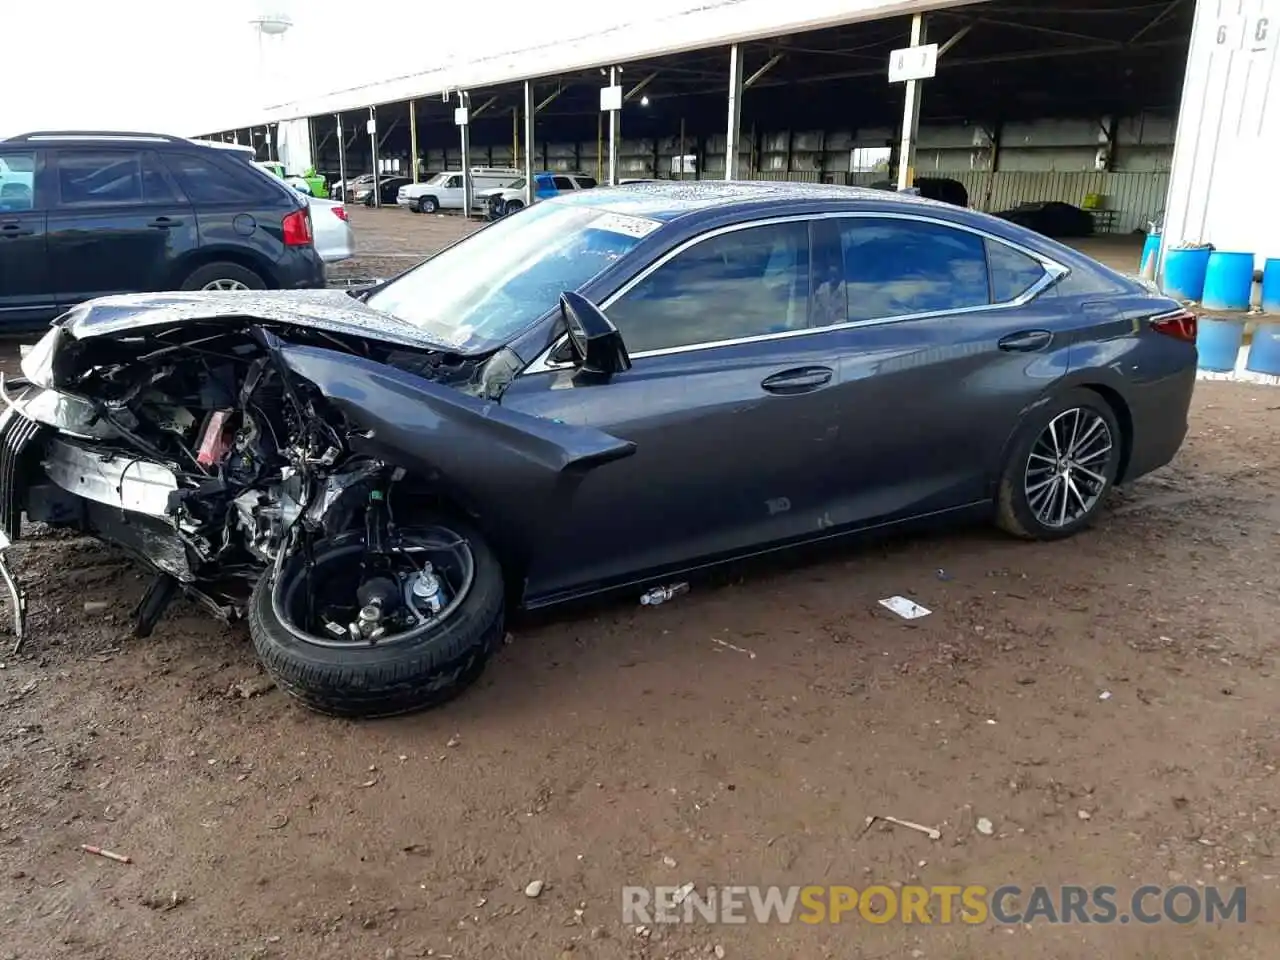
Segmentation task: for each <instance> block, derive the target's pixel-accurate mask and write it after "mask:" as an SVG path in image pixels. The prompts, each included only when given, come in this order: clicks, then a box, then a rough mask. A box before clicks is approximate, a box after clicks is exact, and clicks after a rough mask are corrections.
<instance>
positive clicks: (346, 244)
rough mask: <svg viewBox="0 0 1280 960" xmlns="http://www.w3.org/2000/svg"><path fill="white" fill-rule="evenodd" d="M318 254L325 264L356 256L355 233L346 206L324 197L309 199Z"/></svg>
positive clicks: (308, 203)
mask: <svg viewBox="0 0 1280 960" xmlns="http://www.w3.org/2000/svg"><path fill="white" fill-rule="evenodd" d="M307 206H308V207H310V208H311V227H312V231H313V232H314V234H315V245H316V252H317V253H318V254H320V259H321V260H323V261H324V262H325V263H338V262H339V261H341V260H349V259H350V258H351V257H354V256H355V255H356V237H355V231H354V230H352V229H351V218H350V217H348V216H347V208H346V205H345V204H342V203H339V202H338V201H337V200H326V199H324V197H308V198H307Z"/></svg>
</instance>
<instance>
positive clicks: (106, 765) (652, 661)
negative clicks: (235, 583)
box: [0, 210, 1280, 960]
mask: <svg viewBox="0 0 1280 960" xmlns="http://www.w3.org/2000/svg"><path fill="white" fill-rule="evenodd" d="M355 213H356V217H355V219H356V223H357V228H358V230H359V231H360V241H361V243H362V246H363V247H364V249H365V250H366V251H368V252H367V254H366V255H364V256H362V258H361V261H360V262H359V263H356V264H353V265H352V266H351V268H349V269H351V270H352V271H353V273H355V272H358V271H360V270H365V271H369V272H381V271H383V270H385V269H386V265H387V264H395V263H400V264H404V265H407V263H408V259H407V258H406V257H404V256H401V255H400V254H402V253H404V252H405V251H406V250H411V251H414V252H419V253H425V252H427V251H428V250H429V249H431V247H432V246H433V245H435V244H438V243H441V242H443V241H444V240H446V239H448V232H449V231H454V232H455V233H456V231H457V230H458V229H459V228H460V227H461V224H460V223H459V222H458V221H456V220H451V219H450V218H425V217H418V216H414V215H410V214H408V213H403V212H401V211H395V210H386V211H368V212H366V211H364V210H357V211H356V212H355ZM393 255H394V256H393ZM1278 410H1280V391H1275V390H1270V389H1268V388H1265V387H1254V386H1248V385H1242V384H1232V383H1202V384H1200V385H1199V387H1198V389H1197V393H1196V398H1195V402H1194V411H1193V422H1192V428H1191V435H1190V437H1189V439H1188V442H1187V444H1186V446H1185V448H1184V450H1183V452H1182V453H1181V454H1180V455H1179V457H1178V458H1177V460H1176V461H1175V463H1174V464H1173V465H1171V466H1170V467H1168V468H1166V469H1164V470H1162V471H1160V472H1159V473H1157V474H1156V475H1153V476H1151V477H1149V478H1147V479H1144V480H1143V481H1141V482H1139V483H1138V484H1136V485H1134V486H1133V487H1132V488H1131V489H1129V490H1125V491H1120V492H1119V493H1118V494H1117V495H1116V496H1115V497H1114V500H1113V501H1112V504H1111V507H1110V509H1109V510H1108V511H1107V512H1106V513H1105V515H1104V517H1103V518H1102V521H1101V522H1100V523H1099V525H1098V527H1097V528H1096V529H1095V530H1093V531H1091V532H1089V533H1087V534H1084V535H1082V536H1080V537H1078V538H1076V539H1074V540H1071V541H1069V542H1065V543H1058V544H1048V545H1041V544H1024V543H1018V542H1014V541H1011V540H1009V539H1006V538H1004V537H1002V536H999V535H997V534H996V533H994V532H991V531H987V530H983V529H976V530H963V531H955V532H950V533H936V534H930V535H928V536H916V537H912V538H908V539H901V538H899V539H893V540H887V541H883V542H877V543H874V544H870V545H860V546H851V547H848V548H842V549H838V550H830V551H824V552H823V553H822V555H821V556H819V557H816V558H813V557H811V558H806V559H805V560H804V561H800V560H795V559H792V560H785V561H784V560H774V561H771V562H769V563H767V564H756V565H754V566H753V568H752V569H750V570H747V571H742V572H738V573H735V574H734V575H731V576H725V577H721V578H719V579H718V580H716V581H715V582H696V583H695V584H694V586H693V589H692V590H691V592H690V593H688V594H687V595H685V596H683V597H680V598H678V599H676V600H675V601H673V602H671V603H670V604H668V605H664V606H661V607H657V608H649V607H641V606H639V605H638V604H637V603H635V602H633V601H630V600H620V601H617V602H613V603H609V604H604V605H595V606H593V607H590V608H585V609H575V610H569V611H561V612H558V613H555V614H553V615H547V616H543V617H540V618H538V619H530V618H525V619H521V620H517V621H516V622H515V623H513V624H512V625H511V629H512V642H511V643H510V644H509V645H508V646H507V647H506V648H505V649H504V650H503V651H501V653H500V654H499V655H498V656H497V657H496V659H495V660H494V662H493V663H492V665H491V667H490V670H489V671H488V673H487V674H486V675H485V677H484V678H483V679H482V680H481V682H480V683H479V684H478V685H477V687H476V688H475V689H473V690H472V691H471V692H470V693H468V694H467V695H465V696H464V697H462V698H461V699H460V700H458V701H456V702H455V703H453V704H452V705H449V706H447V707H445V708H443V709H440V710H437V711H434V712H430V713H427V714H423V715H419V716H415V717H410V718H405V719H400V720H394V721H384V722H377V723H347V722H340V721H334V720H329V719H325V718H322V717H318V716H315V715H313V714H310V713H308V712H306V711H304V710H303V709H301V708H299V707H297V706H295V705H294V704H293V703H292V702H291V701H290V700H288V699H287V698H286V697H285V696H283V695H282V694H281V693H280V692H279V691H275V690H267V691H265V692H261V691H260V686H255V685H254V682H255V681H258V680H259V678H260V674H259V671H258V668H257V666H256V665H255V662H254V658H253V653H252V650H251V647H250V644H249V642H248V637H247V633H246V631H245V630H244V629H243V628H242V627H236V628H224V627H222V626H220V625H218V624H216V623H213V622H211V621H209V620H208V619H207V618H206V617H205V616H204V615H203V614H202V613H201V612H200V611H199V610H197V609H194V608H191V607H186V606H184V607H181V608H180V609H177V610H176V611H174V613H173V614H171V616H170V618H169V619H168V620H167V621H165V622H164V623H163V624H162V625H161V627H160V628H159V629H158V630H157V632H156V634H155V635H154V636H152V637H151V638H149V639H146V640H134V639H130V638H129V637H128V617H129V612H130V610H131V608H132V605H133V604H134V603H135V602H136V600H137V599H138V597H139V596H140V593H141V591H142V589H143V586H144V580H143V579H142V575H141V572H140V571H138V570H136V569H135V568H133V567H131V566H130V565H129V564H127V563H126V562H124V561H122V560H120V559H119V558H117V557H116V556H115V555H113V554H112V553H110V552H109V551H108V550H106V549H105V548H103V547H101V546H99V545H97V544H95V543H92V542H90V541H82V540H75V539H43V540H36V541H23V542H22V543H20V544H19V545H18V546H17V547H15V548H14V550H13V558H14V564H15V569H16V570H17V571H18V574H19V577H20V578H21V580H22V581H23V582H24V583H25V585H26V587H27V589H28V590H29V592H30V596H31V616H30V623H31V627H32V636H31V638H30V640H29V641H28V645H27V646H26V648H25V650H24V651H23V653H22V654H21V655H20V656H17V657H8V658H7V660H6V662H5V663H4V665H3V669H2V670H0V706H2V707H3V710H2V711H0V877H2V878H3V879H2V880H0V924H2V927H0V929H2V930H3V935H2V936H0V958H22V960H45V958H61V957H73V958H101V960H148V958H164V960H183V958H187V960H227V958H234V960H247V958H327V957H333V958H343V960H346V958H355V957H363V958H382V960H392V958H411V957H412V958H417V957H433V958H457V960H463V958H485V960H489V958H507V957H512V958H526V957H528V958H551V960H566V958H567V960H579V958H582V960H587V958H590V960H610V958H644V960H658V958H665V957H684V958H692V957H695V956H697V957H719V956H724V957H728V958H752V960H755V958H773V957H780V958H804V960H813V958H820V957H833V958H842V960H844V958H852V960H873V958H889V957H893V958H898V957H902V958H907V957H910V958H974V960H977V958H983V960H989V958H990V960H1005V958H1007V960H1014V958H1018V960H1028V958H1036V960H1059V958H1061V960H1077V958H1078V960H1086V958H1088V960H1093V958H1095V957H1098V956H1106V957H1108V958H1113V960H1120V958H1133V960H1139V958H1157V957H1158V958H1162V960H1165V958H1209V957H1212V958H1251V960H1262V958H1274V957H1275V956H1276V947H1275V936H1276V935H1275V925H1276V922H1277V918H1278V917H1280V892H1278V890H1277V887H1278V879H1277V878H1278V875H1280V863H1278V862H1277V861H1276V859H1275V855H1276V854H1277V853H1280V820H1278V818H1277V813H1276V809H1275V808H1276V805H1277V804H1280V799H1278V798H1277V784H1278V782H1280V781H1278V780H1277V766H1280V714H1278V713H1277V711H1276V709H1275V705H1276V703H1277V697H1278V695H1280V679H1278V678H1277V673H1276V659H1277V641H1278V639H1280V638H1278V637H1277V634H1276V630H1275V624H1276V622H1277V618H1278V614H1280V604H1278V602H1277V600H1278V597H1277V590H1278V584H1277V580H1276V576H1275V570H1276V568H1277V563H1278V562H1280V503H1278V502H1277V500H1276V498H1275V495H1274V491H1275V482H1274V477H1275V475H1276V472H1277V470H1280V439H1278V437H1280V434H1277V430H1276V425H1277V416H1278V414H1277V411H1278ZM894 594H902V595H905V596H909V597H911V598H912V599H914V600H916V601H918V602H919V603H922V604H924V605H925V606H927V607H929V608H930V609H931V610H932V611H933V613H932V614H931V615H930V616H928V617H925V618H923V619H921V620H917V621H911V622H908V621H904V620H901V619H898V618H897V617H896V616H895V615H893V614H892V613H890V612H888V611H886V610H884V609H883V608H881V607H879V606H878V604H877V601H878V600H879V599H881V598H883V597H888V596H890V595H894ZM4 613H5V615H7V610H6V611H4ZM0 659H4V658H3V657H0ZM246 682H249V684H250V685H249V687H247V688H246V689H245V690H244V692H245V693H251V694H252V693H259V692H261V695H254V696H248V697H245V696H242V695H241V692H239V691H237V690H236V689H235V688H236V687H237V685H241V684H245V683H246ZM1104 694H1109V696H1105V697H1104ZM870 815H888V816H894V817H898V818H902V819H906V820H910V821H914V822H916V823H922V824H927V825H930V826H935V827H937V828H938V829H939V830H940V831H941V835H942V836H941V839H940V840H938V841H932V840H930V839H929V838H928V837H926V836H925V835H923V834H920V833H917V832H914V831H912V830H909V829H904V828H902V827H895V826H890V825H887V824H880V825H877V826H875V827H873V828H872V829H871V830H869V831H867V832H865V833H864V832H863V827H864V822H865V818H866V817H868V816H870ZM979 818H987V819H989V820H990V821H991V826H992V830H991V834H990V835H985V834H984V833H983V832H980V831H979V830H978V829H977V825H978V823H979ZM984 826H985V824H984ZM80 844H97V845H100V846H102V847H106V848H108V849H110V850H114V851H119V852H120V853H123V854H127V855H128V856H130V857H131V858H132V861H133V862H132V863H129V864H122V863H116V862H113V861H111V860H107V859H102V858H100V857H95V856H91V855H89V854H86V853H84V852H82V851H81V850H80V849H79V847H80ZM534 880H540V881H542V882H543V884H544V887H543V890H542V892H541V895H540V896H538V897H536V898H531V897H528V896H526V894H525V888H526V885H528V884H529V883H530V882H531V881H534ZM685 883H693V884H695V885H696V887H697V889H699V890H704V889H705V888H706V887H708V886H710V885H716V886H724V885H728V884H774V883H776V884H783V885H791V884H799V885H806V884H847V885H851V886H854V887H858V888H862V887H865V886H867V885H869V884H871V883H882V884H886V885H895V884H911V883H923V884H926V885H939V884H981V885H984V886H986V887H988V888H994V887H997V886H999V885H1001V884H1004V883H1012V884H1018V885H1021V886H1023V887H1024V888H1029V887H1031V886H1032V885H1034V884H1037V883H1044V884H1061V883H1071V884H1081V885H1086V886H1091V885H1095V884H1110V885H1113V886H1115V887H1117V888H1118V889H1119V890H1120V891H1121V894H1120V899H1121V901H1122V902H1124V897H1125V896H1127V894H1128V892H1130V891H1132V890H1133V889H1135V888H1136V887H1138V886H1139V885H1141V884H1145V883H1150V884H1157V885H1162V886H1172V885H1176V884H1188V885H1191V886H1193V887H1199V886H1200V885H1204V884H1210V885H1212V884H1215V883H1216V884H1219V885H1222V886H1226V887H1232V886H1235V885H1237V884H1242V885H1244V886H1245V887H1246V888H1247V905H1248V909H1247V922H1246V923H1244V924H1235V923H1225V924H1204V923H1200V924H1193V925H1189V926H1179V925H1175V924H1171V923H1166V924H1158V925H1154V926H1144V925H1139V924H1130V925H1127V926H1120V925H1112V926H1105V927H1103V926H1098V925H1090V926H1082V925H1080V924H1073V925H1069V926H1049V925H1045V924H1042V923H1036V924H1032V925H1030V926H1026V925H1016V926H1000V925H997V924H994V923H986V924H982V925H977V926H966V925H963V924H955V925H942V924H936V923H935V924H934V925H932V926H923V925H903V924H900V923H896V922H895V923H890V924H885V925H873V924H869V923H867V922H865V921H863V920H861V919H856V918H854V919H848V918H846V922H845V923H843V924H841V925H839V926H832V925H819V926H806V925H803V924H799V923H796V924H792V925H785V926H784V925H777V924H774V925H768V926H764V925H757V924H754V923H750V924H746V925H741V926H737V925H719V926H711V925H708V924H706V923H703V922H699V923H696V924H693V925H689V926H686V925H677V926H661V925H657V924H655V925H653V926H652V927H651V928H649V929H647V930H642V931H640V932H639V933H638V932H637V931H636V929H635V927H634V926H633V925H624V923H623V921H622V914H621V893H620V888H621V887H622V886H623V885H624V884H635V885H672V886H679V885H683V884H685Z"/></svg>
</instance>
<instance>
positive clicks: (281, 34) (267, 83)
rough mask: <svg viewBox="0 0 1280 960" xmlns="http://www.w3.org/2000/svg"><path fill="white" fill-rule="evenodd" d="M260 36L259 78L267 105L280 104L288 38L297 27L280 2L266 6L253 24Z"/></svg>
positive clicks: (264, 101) (261, 91)
mask: <svg viewBox="0 0 1280 960" xmlns="http://www.w3.org/2000/svg"><path fill="white" fill-rule="evenodd" d="M249 24H250V25H251V26H252V27H253V29H254V30H255V31H257V34H258V77H259V81H260V86H261V89H260V90H259V96H260V97H262V104H263V106H267V105H269V104H272V103H279V102H280V100H279V94H280V92H281V91H280V80H281V79H282V78H283V75H284V59H285V58H284V50H285V47H284V38H285V34H287V33H288V32H289V28H290V27H292V26H293V18H292V17H290V16H289V13H288V11H287V10H285V9H284V8H283V7H282V6H280V5H279V4H278V3H277V4H275V5H272V6H269V7H268V6H267V5H266V4H263V5H262V8H261V10H260V12H259V13H258V15H257V16H256V17H254V18H253V19H252V20H250V21H249Z"/></svg>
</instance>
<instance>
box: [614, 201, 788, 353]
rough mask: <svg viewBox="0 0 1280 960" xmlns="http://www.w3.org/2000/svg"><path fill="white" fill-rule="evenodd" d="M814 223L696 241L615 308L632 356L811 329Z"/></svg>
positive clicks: (749, 230) (616, 320)
mask: <svg viewBox="0 0 1280 960" xmlns="http://www.w3.org/2000/svg"><path fill="white" fill-rule="evenodd" d="M808 307H809V225H808V224H807V223H805V222H802V221H801V222H791V223H775V224H766V225H762V226H758V227H749V228H747V229H744V230H732V231H730V232H728V233H723V234H720V235H718V236H713V237H710V238H709V239H706V240H703V241H701V242H699V243H695V244H694V245H693V246H691V247H689V248H688V249H687V250H685V251H684V252H682V253H680V254H678V255H677V256H676V257H674V258H673V259H672V260H670V261H668V262H667V263H665V264H663V265H662V266H660V267H658V269H657V270H655V271H654V272H653V273H651V274H649V275H648V276H647V277H645V278H644V279H643V280H641V281H640V282H639V283H638V284H636V286H634V287H632V288H631V289H630V290H629V291H627V293H625V294H624V295H623V296H622V297H620V298H619V299H618V300H617V301H615V302H614V304H613V305H612V306H611V307H610V308H609V311H608V313H609V319H611V320H612V321H613V323H614V324H615V325H616V326H617V328H618V330H619V331H620V332H621V334H622V338H623V341H624V342H625V343H626V345H627V349H628V350H629V351H630V352H632V353H643V352H645V351H647V350H662V349H668V348H671V347H685V346H691V345H694V344H701V343H715V342H718V341H723V340H734V339H738V338H741V337H753V336H760V335H763V334H769V333H780V332H784V331H788V330H802V329H804V328H805V327H806V326H807V325H808Z"/></svg>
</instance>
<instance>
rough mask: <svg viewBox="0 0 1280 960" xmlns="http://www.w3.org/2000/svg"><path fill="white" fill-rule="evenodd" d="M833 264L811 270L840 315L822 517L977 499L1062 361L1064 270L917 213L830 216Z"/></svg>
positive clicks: (919, 509)
mask: <svg viewBox="0 0 1280 960" xmlns="http://www.w3.org/2000/svg"><path fill="white" fill-rule="evenodd" d="M822 229H823V230H837V231H838V232H839V235H840V237H839V239H840V245H841V250H842V254H843V256H842V264H841V267H842V269H841V270H840V272H839V273H838V274H837V273H836V271H835V270H834V269H832V270H831V271H830V273H829V276H827V277H825V278H818V277H815V280H814V285H815V300H816V301H817V302H818V303H819V304H820V307H819V310H820V312H822V314H823V316H822V320H823V322H829V323H832V324H836V325H839V324H843V326H839V327H838V329H835V330H834V332H833V335H834V337H835V338H836V340H837V342H838V349H839V351H840V354H841V356H840V375H839V385H838V387H837V389H836V393H837V394H838V402H839V405H840V409H841V412H842V418H843V419H842V424H841V430H840V438H839V442H838V443H837V444H836V445H835V448H834V450H833V459H834V469H835V471H836V474H837V475H838V476H839V477H841V478H842V480H843V482H842V486H841V489H840V492H839V495H838V496H837V497H836V499H835V502H834V503H833V505H832V511H831V514H830V516H829V517H828V518H827V520H828V522H829V523H830V524H831V525H832V526H833V527H835V528H838V529H840V528H847V527H857V526H864V525H868V524H874V523H878V522H884V521H889V520H894V519H901V518H904V517H907V516H915V515H922V514H928V513H932V512H936V511H944V510H949V509H952V508H956V507H961V506H965V505H968V504H973V503H976V502H979V501H982V500H984V499H986V498H987V497H989V496H990V494H991V483H992V479H993V477H994V476H995V474H996V472H997V471H998V470H999V469H1000V466H1001V460H1002V457H1003V451H1004V449H1005V445H1006V443H1007V441H1008V439H1009V437H1010V435H1011V434H1012V432H1013V431H1014V429H1015V428H1016V426H1017V424H1018V421H1019V418H1020V417H1021V416H1022V414H1023V412H1024V411H1025V410H1026V409H1027V408H1028V407H1029V406H1031V405H1032V404H1033V403H1035V402H1036V400H1037V399H1039V398H1040V397H1041V396H1043V395H1044V393H1045V392H1046V391H1048V390H1050V389H1051V388H1052V385H1053V384H1054V382H1055V381H1057V380H1058V379H1060V378H1061V377H1062V376H1064V375H1065V374H1066V372H1067V371H1068V358H1069V350H1070V345H1069V342H1068V339H1069V338H1067V337H1064V336H1061V335H1060V333H1059V332H1060V331H1061V330H1062V328H1063V327H1064V324H1065V321H1066V318H1065V317H1064V315H1063V310H1062V304H1061V303H1060V301H1058V300H1057V298H1056V297H1055V296H1054V291H1053V286H1052V285H1053V283H1054V282H1055V281H1056V280H1057V279H1058V278H1059V277H1060V276H1061V275H1062V273H1063V272H1064V270H1063V268H1061V267H1059V266H1058V265H1057V264H1053V263H1051V262H1047V261H1043V260H1041V259H1039V258H1037V257H1036V256H1035V255H1033V254H1032V253H1031V252H1030V251H1027V250H1022V249H1017V248H1015V247H1014V246H1013V245H1011V244H1008V243H1005V242H1003V241H1000V240H998V239H996V238H991V237H985V236H983V235H982V234H980V233H978V232H975V231H973V230H969V229H965V228H963V227H961V226H957V225H954V224H950V223H947V222H945V221H933V220H929V219H927V218H919V217H902V216H898V217H890V216H866V217H863V216H858V217H848V218H841V219H837V220H828V221H826V222H825V224H824V225H823V227H822Z"/></svg>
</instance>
